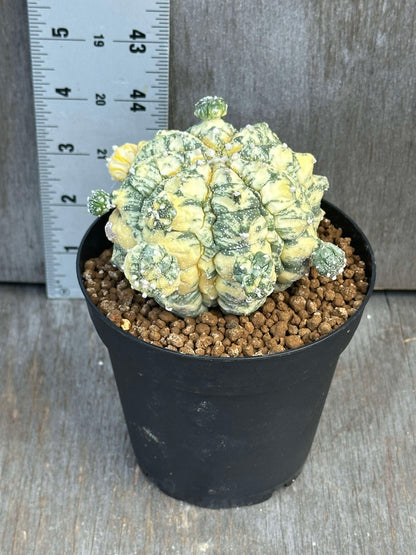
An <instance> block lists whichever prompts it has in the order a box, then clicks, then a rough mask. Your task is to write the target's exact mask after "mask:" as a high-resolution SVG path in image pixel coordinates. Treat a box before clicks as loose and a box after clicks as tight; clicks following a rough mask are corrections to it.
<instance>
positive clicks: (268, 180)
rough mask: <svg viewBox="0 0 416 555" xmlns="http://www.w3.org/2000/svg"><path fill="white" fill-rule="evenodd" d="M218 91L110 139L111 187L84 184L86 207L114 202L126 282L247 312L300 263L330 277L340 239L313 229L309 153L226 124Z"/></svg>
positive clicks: (114, 230) (185, 302) (177, 309)
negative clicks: (178, 121)
mask: <svg viewBox="0 0 416 555" xmlns="http://www.w3.org/2000/svg"><path fill="white" fill-rule="evenodd" d="M226 112H227V105H226V103H225V102H224V100H223V99H222V98H219V97H205V98H203V99H201V100H200V101H199V102H198V103H197V104H196V108H195V115H196V116H197V117H198V118H200V119H201V120H202V121H201V123H199V124H197V125H194V126H193V127H191V128H190V129H188V130H187V131H159V132H158V133H157V134H156V136H155V138H154V139H152V140H150V141H142V142H140V143H139V144H138V145H133V144H126V145H123V146H121V147H119V148H116V149H115V152H114V154H113V156H112V157H111V159H110V160H109V164H108V166H109V170H110V173H111V175H112V177H113V178H114V179H116V180H118V181H121V182H122V183H121V186H120V188H118V189H117V190H115V191H113V192H112V193H111V194H109V193H106V192H105V191H102V190H100V191H94V192H93V194H92V196H91V197H90V199H89V210H90V212H92V213H93V214H95V215H101V214H104V213H105V212H107V211H108V210H110V209H111V208H114V210H113V212H112V213H111V215H110V217H109V221H108V223H107V225H106V233H107V236H108V238H109V239H110V240H111V241H112V242H113V243H114V249H113V258H112V262H113V264H114V265H115V266H117V267H119V268H120V269H122V270H123V272H124V274H125V275H126V277H127V279H128V280H129V282H130V283H131V285H132V287H133V288H134V289H136V290H138V291H140V292H141V293H142V294H143V295H144V296H146V295H147V296H150V297H153V298H154V299H155V300H156V301H157V302H158V303H159V304H160V305H162V306H163V307H165V308H166V309H167V310H172V311H173V312H174V313H175V314H178V315H180V316H196V315H197V314H199V313H201V312H203V311H205V310H206V309H207V307H211V306H215V305H220V307H221V308H222V309H223V311H224V312H226V313H233V314H249V313H251V312H253V311H255V310H256V309H257V308H259V307H260V306H261V305H262V304H263V303H264V301H265V300H266V297H267V296H268V295H270V294H271V293H272V292H273V291H282V290H284V289H286V288H287V287H289V286H290V285H291V283H293V282H294V281H295V280H297V279H299V278H300V277H301V276H303V275H304V274H305V273H306V272H308V271H309V267H310V264H311V263H313V264H314V265H315V267H316V268H317V270H318V271H319V272H320V273H323V274H324V275H327V276H329V277H331V278H334V279H335V276H336V275H337V274H338V273H340V272H341V271H342V269H343V267H344V265H345V256H344V253H343V251H342V250H340V249H338V248H337V247H334V246H333V245H329V244H327V243H323V242H322V241H320V240H319V239H318V237H317V228H318V224H319V222H320V220H321V218H322V216H323V211H322V210H321V207H320V203H321V198H322V195H323V192H324V191H325V190H326V189H327V188H328V181H327V179H326V177H323V176H318V175H314V174H313V165H314V162H315V160H314V157H313V156H312V155H311V154H300V153H296V152H294V151H293V150H291V149H290V148H289V147H288V146H287V145H286V144H285V143H282V142H281V141H280V140H279V138H278V137H277V135H276V134H275V133H273V132H272V131H271V130H270V128H269V126H268V125H267V124H266V123H257V124H255V125H247V126H246V127H244V128H242V129H241V130H239V131H237V130H236V129H235V128H234V127H233V126H232V125H231V124H230V123H227V122H225V121H224V120H223V119H222V118H223V116H225V114H226Z"/></svg>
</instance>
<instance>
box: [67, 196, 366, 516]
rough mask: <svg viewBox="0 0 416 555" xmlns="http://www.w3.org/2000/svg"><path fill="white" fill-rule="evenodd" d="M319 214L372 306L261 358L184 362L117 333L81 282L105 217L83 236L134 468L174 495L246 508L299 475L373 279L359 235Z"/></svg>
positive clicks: (186, 358) (97, 248) (341, 217)
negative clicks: (365, 285) (346, 245)
mask: <svg viewBox="0 0 416 555" xmlns="http://www.w3.org/2000/svg"><path fill="white" fill-rule="evenodd" d="M323 208H324V210H325V212H326V214H327V216H328V217H329V218H330V220H331V221H332V223H334V224H335V225H336V226H339V227H342V229H343V231H344V235H346V236H349V237H351V238H352V244H353V246H354V247H355V249H356V252H357V253H358V254H359V255H360V256H361V258H362V259H363V260H364V261H365V263H366V268H367V275H368V279H369V282H370V287H369V291H368V293H367V296H366V299H365V301H364V303H363V304H362V306H361V307H360V309H359V310H358V311H357V312H356V313H355V314H354V315H353V316H352V317H350V318H349V319H348V320H347V322H345V323H344V324H343V325H342V326H340V327H339V328H338V329H337V330H335V331H334V332H332V333H330V334H329V335H327V336H326V337H323V338H322V339H319V340H318V341H315V342H314V343H311V344H309V345H307V346H304V347H300V348H298V349H293V350H289V351H285V352H283V353H277V354H272V355H265V356H261V357H244V358H220V357H208V356H206V357H201V356H196V355H186V354H182V353H179V352H173V351H169V350H166V349H163V348H160V347H156V346H154V345H151V344H148V343H146V342H144V341H142V340H140V339H137V338H135V337H133V336H132V335H130V334H128V333H127V332H124V331H123V330H121V329H120V328H118V327H117V326H115V325H114V324H113V323H112V322H111V321H110V320H109V319H108V318H106V317H105V316H104V315H103V314H102V313H101V312H99V310H98V309H97V308H96V307H95V305H94V304H93V303H92V301H91V300H90V298H89V296H88V294H87V292H86V290H85V288H84V285H83V281H82V271H83V267H84V263H85V261H86V260H88V259H89V258H91V257H95V256H98V255H99V254H101V252H102V251H103V250H104V249H105V248H107V247H108V246H109V245H110V244H109V242H108V241H107V239H106V237H105V234H104V225H105V223H106V221H107V217H106V216H103V217H101V218H99V219H98V220H96V222H95V223H94V224H93V225H92V226H91V227H90V228H89V230H88V231H87V233H86V234H85V236H84V238H83V240H82V242H81V245H80V249H79V253H78V258H77V273H78V279H79V283H80V286H81V289H82V292H83V294H84V296H85V298H86V301H87V305H88V310H89V313H90V315H91V318H92V321H93V323H94V326H95V328H96V330H97V332H98V334H99V336H100V337H101V339H102V341H103V342H104V343H105V345H106V347H107V348H108V350H109V353H110V357H111V361H112V365H113V370H114V375H115V378H116V382H117V386H118V391H119V394H120V399H121V403H122V406H123V410H124V415H125V418H126V422H127V427H128V430H129V434H130V438H131V442H132V445H133V448H134V452H135V455H136V458H137V461H138V464H139V466H140V468H141V470H142V471H143V473H144V474H145V475H146V476H147V477H148V478H149V479H150V480H152V481H153V482H154V483H155V484H156V485H157V486H158V487H159V488H160V489H161V490H162V491H164V492H165V493H167V494H168V495H170V496H172V497H175V498H177V499H182V500H185V501H188V502H189V503H193V504H195V505H200V506H203V507H211V508H220V507H232V506H239V505H250V504H254V503H259V502H261V501H264V500H265V499H267V498H268V497H270V496H271V495H272V493H273V492H274V491H275V490H276V489H277V488H279V487H280V486H283V485H287V484H289V483H291V482H292V481H293V480H294V478H296V477H297V476H298V474H299V473H300V471H301V469H302V466H303V464H304V462H305V460H306V458H307V456H308V453H309V450H310V447H311V445H312V441H313V438H314V436H315V432H316V429H317V426H318V423H319V418H320V415H321V413H322V409H323V407H324V403H325V399H326V396H327V393H328V389H329V386H330V383H331V380H332V376H333V375H334V371H335V367H336V364H337V361H338V358H339V356H340V354H341V352H342V351H343V350H344V349H345V347H346V346H347V345H348V343H349V342H350V340H351V337H352V335H353V333H354V332H355V330H356V328H357V326H358V324H359V321H360V319H361V316H362V314H363V310H364V306H365V304H366V303H367V301H368V299H369V297H370V295H371V293H372V291H373V287H374V281H375V261H374V255H373V252H372V249H371V246H370V244H369V242H368V240H367V239H366V237H365V236H364V234H363V233H362V231H361V230H360V229H359V228H358V226H357V225H356V224H355V223H354V222H353V221H352V220H351V219H350V218H349V217H348V216H346V215H345V214H344V213H343V212H341V211H340V210H339V209H337V208H336V207H335V206H333V205H331V204H330V203H328V202H324V203H323Z"/></svg>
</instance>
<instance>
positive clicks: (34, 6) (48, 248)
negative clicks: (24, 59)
mask: <svg viewBox="0 0 416 555" xmlns="http://www.w3.org/2000/svg"><path fill="white" fill-rule="evenodd" d="M46 1H50V0H46ZM40 4H42V0H40V1H38V0H27V1H26V12H27V23H28V31H29V49H30V71H31V84H32V94H33V113H34V117H35V137H36V152H37V174H38V195H39V199H40V205H41V235H42V246H43V255H44V275H45V290H46V296H47V298H48V299H50V300H70V299H74V300H78V299H82V298H83V296H82V292H81V289H80V288H79V285H78V282H77V281H75V282H74V285H75V289H76V291H79V296H73V294H69V295H68V296H65V295H58V294H57V293H56V286H55V285H53V283H54V284H56V281H57V278H56V272H55V269H56V263H55V262H56V256H57V254H56V252H55V250H54V248H53V244H52V243H51V241H52V233H48V232H47V231H48V228H47V226H48V223H49V225H51V222H50V217H49V215H48V214H47V210H48V208H49V207H48V206H47V205H46V202H44V200H43V196H44V195H45V194H46V193H47V192H48V188H47V187H46V185H45V179H46V181H47V180H48V178H46V177H45V176H44V174H43V173H42V172H43V171H44V170H42V168H41V164H40V159H41V155H42V154H46V153H43V152H41V150H40V144H41V141H42V138H41V136H40V135H41V133H40V132H41V129H42V127H41V125H39V123H38V122H39V118H38V115H40V114H39V111H40V108H39V106H37V104H38V101H39V100H42V97H41V96H40V94H39V93H36V84H35V74H34V65H35V64H34V59H33V56H34V42H33V41H34V40H35V38H36V37H35V36H34V31H35V30H34V29H33V26H34V22H31V16H34V15H35V14H34V10H39V8H40ZM154 4H156V5H158V6H159V11H160V13H163V14H165V17H166V16H167V25H166V27H164V28H163V31H164V33H163V36H161V35H160V32H159V31H156V33H155V35H156V36H158V35H159V37H158V38H159V42H160V43H161V44H163V45H164V46H165V48H166V54H165V55H164V56H163V59H164V60H165V61H166V67H165V68H164V69H163V76H164V79H165V80H166V83H165V87H164V89H165V94H166V102H165V109H164V114H163V119H164V121H165V129H168V128H169V97H170V95H169V79H170V36H171V33H170V28H171V26H170V7H171V3H170V0H156V1H155V2H154ZM146 11H147V10H146ZM36 15H40V14H39V13H37V14H36ZM166 31H167V33H166ZM39 71H41V67H39ZM159 117H160V116H159ZM161 129H163V127H161ZM85 231H86V230H85ZM48 241H49V242H48ZM48 252H49V253H50V254H51V256H50V257H48ZM74 275H75V278H76V274H74Z"/></svg>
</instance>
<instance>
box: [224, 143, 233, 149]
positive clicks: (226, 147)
mask: <svg viewBox="0 0 416 555" xmlns="http://www.w3.org/2000/svg"><path fill="white" fill-rule="evenodd" d="M232 148H233V147H232V146H231V145H230V143H227V144H226V145H225V150H231V149H232Z"/></svg>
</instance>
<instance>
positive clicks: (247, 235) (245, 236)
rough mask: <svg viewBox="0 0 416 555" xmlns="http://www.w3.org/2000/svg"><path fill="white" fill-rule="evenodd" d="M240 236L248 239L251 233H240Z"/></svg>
mask: <svg viewBox="0 0 416 555" xmlns="http://www.w3.org/2000/svg"><path fill="white" fill-rule="evenodd" d="M240 237H242V238H243V239H247V237H250V233H240Z"/></svg>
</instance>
